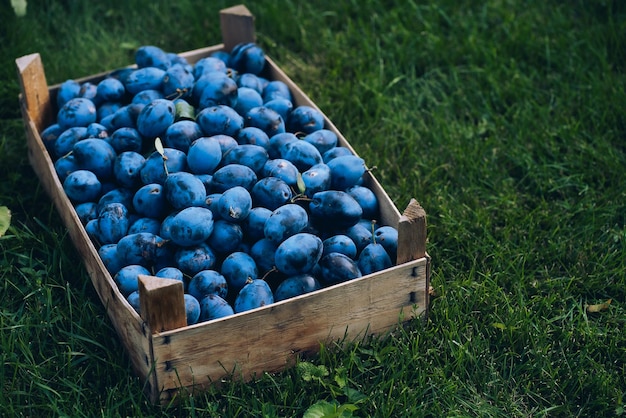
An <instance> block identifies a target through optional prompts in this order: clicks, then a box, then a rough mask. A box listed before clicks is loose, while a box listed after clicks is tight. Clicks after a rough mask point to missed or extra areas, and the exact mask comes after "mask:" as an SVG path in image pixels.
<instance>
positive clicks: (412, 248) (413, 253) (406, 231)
mask: <svg viewBox="0 0 626 418" xmlns="http://www.w3.org/2000/svg"><path fill="white" fill-rule="evenodd" d="M424 256H426V212H425V211H424V208H422V207H421V206H420V204H419V203H418V202H417V200H415V199H411V201H410V202H409V205H408V206H407V207H406V209H405V210H404V213H403V214H402V216H401V217H400V221H399V222H398V258H397V263H398V264H402V263H406V262H407V261H410V260H416V259H418V258H422V257H424Z"/></svg>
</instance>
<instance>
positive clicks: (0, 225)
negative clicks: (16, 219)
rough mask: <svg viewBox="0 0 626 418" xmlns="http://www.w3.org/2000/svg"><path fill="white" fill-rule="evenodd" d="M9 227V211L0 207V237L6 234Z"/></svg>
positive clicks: (4, 207)
mask: <svg viewBox="0 0 626 418" xmlns="http://www.w3.org/2000/svg"><path fill="white" fill-rule="evenodd" d="M9 225H11V211H10V210H9V208H7V207H6V206H0V237H1V236H3V235H4V233H5V232H7V229H9Z"/></svg>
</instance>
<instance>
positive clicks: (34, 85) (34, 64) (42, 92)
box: [15, 53, 53, 131]
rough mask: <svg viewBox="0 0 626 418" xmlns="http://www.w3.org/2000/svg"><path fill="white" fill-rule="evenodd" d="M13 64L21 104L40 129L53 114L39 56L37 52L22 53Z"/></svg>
mask: <svg viewBox="0 0 626 418" xmlns="http://www.w3.org/2000/svg"><path fill="white" fill-rule="evenodd" d="M15 66H16V67H17V73H18V78H19V81H20V88H21V91H22V97H21V99H22V106H23V107H24V108H25V109H26V112H27V114H28V115H29V116H30V120H32V121H33V123H34V124H35V126H36V128H37V130H38V131H42V130H43V129H44V128H45V127H46V126H47V125H48V124H50V122H51V121H52V116H53V115H52V106H50V91H49V90H48V82H47V80H46V73H45V71H44V68H43V62H42V61H41V56H40V55H39V53H34V54H29V55H24V56H23V57H20V58H17V59H16V60H15Z"/></svg>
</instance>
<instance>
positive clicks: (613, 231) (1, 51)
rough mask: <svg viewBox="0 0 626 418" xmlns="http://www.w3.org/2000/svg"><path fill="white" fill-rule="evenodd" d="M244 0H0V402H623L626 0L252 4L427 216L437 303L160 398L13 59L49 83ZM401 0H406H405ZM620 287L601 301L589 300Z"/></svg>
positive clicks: (390, 407)
mask: <svg viewBox="0 0 626 418" xmlns="http://www.w3.org/2000/svg"><path fill="white" fill-rule="evenodd" d="M238 3H240V2H227V1H212V2H193V1H188V0H180V1H176V2H166V1H160V0H155V1H144V0H138V1H119V0H114V1H109V2H97V3H96V2H88V1H30V2H28V12H27V15H26V16H25V17H20V18H18V17H16V16H15V15H14V13H13V10H12V9H11V7H10V3H9V1H8V0H5V1H2V2H1V3H0V59H1V60H2V65H1V66H0V79H1V81H2V82H1V83H0V120H1V124H0V205H5V206H8V207H9V208H10V209H11V211H12V213H13V219H12V226H11V228H10V229H9V231H8V232H7V234H6V236H4V237H2V238H1V239H0V251H1V253H0V274H1V279H0V301H1V302H0V358H1V359H2V367H1V368H0V384H1V385H2V388H1V391H0V411H2V412H0V415H5V416H72V417H74V416H171V415H192V416H193V415H211V416H224V417H231V416H302V414H303V413H304V412H305V411H306V410H307V408H309V407H310V406H311V405H312V404H314V403H316V402H318V401H321V400H325V401H328V402H332V401H334V402H337V403H338V404H343V405H349V406H354V407H357V408H358V409H357V410H355V411H354V414H355V415H357V416H393V417H398V416H435V417H439V416H502V417H526V416H563V417H570V416H619V415H624V397H625V395H626V361H625V360H626V335H625V332H624V329H625V328H626V310H625V306H624V303H625V300H626V298H625V296H626V273H625V270H626V265H625V264H626V263H625V260H626V256H625V253H626V227H625V224H626V180H625V177H624V172H625V170H626V156H625V151H626V146H625V141H626V135H625V134H626V118H625V116H624V110H625V105H626V93H625V87H626V75H625V71H626V3H624V2H621V1H618V0H615V1H609V0H606V1H602V0H595V1H582V0H572V1H569V2H560V1H552V0H547V1H545V0H544V1H542V0H527V1H514V0H487V1H484V2H474V1H469V0H466V1H456V0H454V1H453V0H440V1H436V2H435V1H406V2H389V1H374V0H364V1H345V2H340V1H311V2H306V3H304V2H302V3H303V4H301V2H297V1H269V0H267V1H255V2H250V3H249V4H247V6H248V7H249V9H250V10H251V11H252V13H253V14H254V15H255V16H256V27H257V32H258V41H259V44H260V45H261V46H262V47H263V48H264V49H265V50H266V52H267V53H268V54H269V55H270V56H271V57H272V58H274V59H275V60H276V61H277V63H278V64H279V65H280V66H281V67H282V68H283V69H284V70H285V71H286V72H287V73H288V74H289V76H290V77H291V78H292V79H293V80H294V81H295V82H296V83H297V84H299V85H300V87H302V88H303V90H304V91H305V92H306V93H307V94H308V95H309V96H310V97H311V98H312V99H313V100H314V101H315V102H316V103H317V104H318V105H319V106H320V107H321V109H322V110H323V111H324V112H325V113H326V114H327V115H328V116H329V117H330V119H331V120H332V121H333V122H334V123H335V125H336V126H337V127H338V128H339V129H340V130H341V131H342V133H343V134H344V135H345V136H346V137H347V139H348V140H349V141H350V143H351V144H352V145H353V146H354V148H355V149H356V150H357V152H358V153H359V154H360V155H361V156H362V157H363V158H365V160H366V161H367V162H368V164H369V165H370V166H374V165H375V166H377V167H378V168H377V171H376V175H377V177H378V178H379V179H380V181H381V183H382V184H383V186H384V187H385V189H386V190H387V191H388V193H389V194H390V196H391V198H392V199H393V200H394V202H396V204H397V206H398V207H399V208H401V209H402V208H403V207H404V206H406V204H407V202H408V201H409V199H410V198H411V197H415V198H417V199H418V201H420V203H421V204H422V205H423V206H424V208H425V209H426V211H427V213H428V216H429V218H428V222H429V233H428V235H429V243H428V251H429V253H430V255H431V256H432V258H433V267H434V268H433V272H432V284H433V286H434V289H435V292H436V294H437V297H436V298H435V299H434V300H433V301H432V307H431V311H430V317H429V320H428V322H426V323H424V322H420V321H414V322H413V323H411V324H410V326H409V327H407V328H406V329H403V330H398V331H396V332H394V333H393V334H392V335H390V336H387V337H385V338H380V339H374V340H371V341H361V342H355V343H354V344H351V345H348V346H346V347H345V348H344V349H343V350H338V349H337V348H336V347H335V346H334V345H332V344H330V345H328V346H325V347H323V350H322V352H321V354H320V355H319V356H316V357H313V358H310V359H307V361H306V362H305V363H303V365H302V366H300V367H297V368H294V369H291V370H288V371H286V372H284V373H280V374H276V375H264V376H261V377H260V379H259V380H258V381H257V382H254V383H250V384H246V385H244V384H238V383H232V384H226V385H225V386H224V387H223V388H222V390H221V391H214V392H210V393H207V394H204V395H200V396H196V397H193V398H189V399H185V400H183V401H182V402H181V403H180V404H178V405H171V406H169V407H166V408H164V409H161V408H159V407H154V406H151V405H150V404H149V403H148V402H147V400H146V399H145V398H144V396H143V394H142V385H141V382H140V381H139V380H138V379H136V378H135V377H134V376H133V375H132V372H131V371H130V363H129V361H128V358H127V357H126V356H125V354H124V351H123V347H122V346H121V344H120V342H119V340H118V339H117V337H116V335H115V333H114V331H113V329H112V327H111V325H110V323H109V322H108V319H107V317H106V314H105V311H104V308H103V307H102V306H101V305H100V304H99V300H98V298H97V295H96V293H95V291H94V289H93V287H92V285H91V283H90V281H89V279H88V277H87V275H86V272H85V269H84V267H83V266H82V265H81V264H80V263H79V260H78V258H77V253H76V251H75V250H74V248H73V246H72V244H71V242H70V240H69V237H68V235H67V233H66V231H65V228H64V227H63V226H62V225H61V224H60V222H59V220H58V214H57V213H56V211H55V209H54V208H53V206H52V204H51V202H50V200H49V199H48V197H47V196H46V195H45V194H44V193H43V191H42V190H41V188H40V187H39V186H38V181H37V179H36V178H35V176H34V174H33V171H32V170H31V168H30V166H29V164H28V160H27V154H26V146H25V136H24V131H23V126H22V122H21V115H20V112H19V106H18V100H17V95H18V92H19V85H18V81H17V75H16V70H15V64H14V60H15V58H17V57H20V56H22V55H25V54H29V53H32V52H39V53H40V54H41V55H42V59H43V62H44V66H45V69H46V74H47V77H48V83H49V84H55V83H60V82H62V81H64V80H66V79H68V78H78V77H81V76H85V75H89V74H93V73H98V72H102V71H105V70H109V69H113V68H116V67H118V66H123V65H127V64H129V63H131V62H132V57H133V50H134V48H136V47H138V46H140V45H144V44H155V45H158V46H160V47H162V48H164V49H166V50H168V51H173V52H177V51H186V50H191V49H196V48H200V47H204V46H208V45H213V44H216V43H219V42H220V41H221V40H220V34H219V16H218V12H219V10H220V9H221V8H224V7H227V6H230V5H233V4H238ZM400 4H401V5H400ZM608 300H611V303H610V304H609V305H608V308H607V309H604V310H602V311H601V312H597V313H590V312H588V311H587V309H586V307H587V305H590V304H591V305H594V304H599V303H603V302H607V301H608Z"/></svg>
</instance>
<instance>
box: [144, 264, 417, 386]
mask: <svg viewBox="0 0 626 418" xmlns="http://www.w3.org/2000/svg"><path fill="white" fill-rule="evenodd" d="M426 267H427V260H426V258H423V259H420V260H415V261H414V262H411V263H406V264H404V265H402V266H396V267H393V268H390V269H387V270H385V271H382V272H379V273H375V274H372V275H369V276H365V277H363V278H360V279H356V280H352V281H349V282H345V283H342V284H339V285H335V286H332V287H329V288H326V289H322V290H319V291H316V292H313V293H310V294H307V295H303V296H300V297H297V298H294V299H291V300H287V301H284V302H279V303H276V304H273V305H270V306H267V307H264V308H260V309H257V310H254V311H250V312H246V313H242V314H237V315H235V316H231V317H227V318H223V319H220V320H216V321H212V322H207V323H205V324H199V325H198V326H193V327H187V328H186V329H181V330H176V331H171V332H166V333H162V334H155V335H154V336H153V342H154V344H153V349H154V357H155V361H156V364H155V372H156V374H157V376H158V380H159V387H160V388H162V389H165V390H170V389H176V388H178V387H180V386H191V385H193V384H200V385H203V384H208V383H210V382H211V381H218V380H219V379H221V378H224V377H228V376H230V375H231V374H232V377H234V378H243V379H244V380H248V379H249V378H251V377H253V376H254V375H255V374H257V375H259V374H260V373H262V372H264V371H267V372H272V371H278V370H282V369H284V368H285V367H286V366H288V365H290V364H292V363H293V361H294V360H295V356H296V355H297V354H299V353H307V352H317V351H318V350H319V344H320V343H322V342H325V341H330V340H341V339H343V338H344V337H347V338H348V339H354V338H358V337H360V336H364V335H365V333H368V334H369V333H373V334H380V333H384V332H386V331H388V330H390V329H392V328H393V327H394V326H396V325H397V324H398V323H399V322H400V320H401V319H402V318H403V319H405V320H408V319H409V318H411V317H414V316H418V315H420V314H421V313H422V312H424V311H425V309H426V308H427V304H428V300H427V298H428V295H427V277H426V271H427V270H426Z"/></svg>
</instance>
